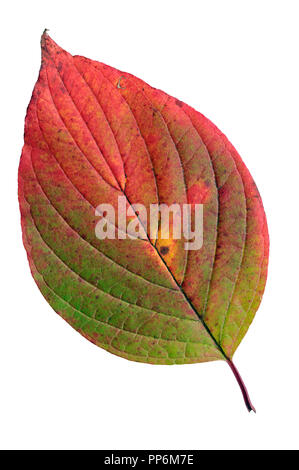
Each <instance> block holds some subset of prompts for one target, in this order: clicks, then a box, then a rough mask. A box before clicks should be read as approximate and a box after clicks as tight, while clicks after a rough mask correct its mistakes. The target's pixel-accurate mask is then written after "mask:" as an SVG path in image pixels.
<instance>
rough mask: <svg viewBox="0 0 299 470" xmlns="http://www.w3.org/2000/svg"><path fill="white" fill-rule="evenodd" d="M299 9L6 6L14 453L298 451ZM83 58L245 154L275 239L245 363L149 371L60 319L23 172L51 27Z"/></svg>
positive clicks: (3, 423)
mask: <svg viewBox="0 0 299 470" xmlns="http://www.w3.org/2000/svg"><path fill="white" fill-rule="evenodd" d="M298 7H299V3H298V2H296V1H288V0H283V1H273V0H272V1H267V0H259V1H254V0H251V1H240V0H236V1H228V0H226V1H222V0H221V1H215V0H214V1H213V0H212V1H211V0H209V1H198V0H196V1H188V0H185V1H184V2H182V1H174V0H172V1H167V0H164V1H161V0H160V1H154V0H151V1H141V0H139V1H130V0H122V1H118V0H113V1H108V0H106V1H100V0H97V1H88V0H84V1H79V2H78V1H75V0H72V1H70V2H67V1H61V0H59V1H55V0H51V1H49V2H42V1H36V2H34V1H29V0H26V1H19V2H17V1H12V0H11V1H9V2H5V6H4V4H3V5H2V7H1V10H2V13H1V28H0V34H1V50H2V52H1V76H0V80H1V86H0V93H1V101H0V102H1V113H0V119H1V127H0V128H1V135H2V137H1V162H2V165H1V255H2V256H1V258H2V259H1V327H0V336H1V337H0V348H1V352H0V357H1V364H0V381H1V384H0V446H1V448H4V449H48V448H49V449H89V448H90V449H151V448H152V449H298V448H299V446H298V422H299V406H298V400H299V379H298V374H299V366H298V362H299V361H298V342H299V328H298V327H299V308H298V291H299V286H298V282H299V279H298V262H299V260H298V228H299V224H298V171H299V163H298V161H299V138H298V126H299V121H298V109H299V108H298V105H299V100H298V83H299V74H298V45H299V33H298V29H299V28H298V16H299V15H298V14H299V11H298ZM45 27H47V28H49V29H50V35H51V36H52V37H53V39H54V40H55V41H56V42H57V43H58V44H60V45H61V46H62V47H63V48H65V49H67V50H68V51H70V52H71V53H73V54H81V55H84V56H86V57H90V58H92V59H98V60H100V61H102V62H105V63H108V64H109V65H112V66H115V67H117V68H119V69H121V70H125V71H128V72H131V73H133V74H135V75H137V76H139V77H141V78H143V79H145V80H146V81H147V82H148V83H150V84H151V85H153V86H155V87H157V88H161V89H163V90H165V91H167V92H168V93H169V94H171V95H174V96H176V97H178V98H180V99H181V100H183V101H185V102H187V103H188V104H191V105H192V106H194V107H195V108H197V109H198V110H200V111H201V112H202V113H204V114H205V115H206V116H207V117H209V118H210V119H211V120H212V121H214V122H215V124H216V125H218V126H219V127H220V128H221V130H222V131H223V132H224V133H225V134H226V135H227V136H228V138H229V139H230V140H231V141H232V143H233V144H234V145H235V146H236V148H237V149H238V150H239V152H240V153H241V155H242V157H243V159H244V161H245V163H246V164H247V166H248V168H249V169H250V171H251V173H252V175H253V177H254V178H255V181H256V183H257V185H258V187H259V189H260V192H261V195H262V197H263V201H264V205H265V209H266V213H267V216H268V222H269V231H270V237H271V257H270V269H269V278H268V284H267V288H266V292H265V295H264V298H263V302H262V305H261V307H260V309H259V311H258V313H257V316H256V319H255V321H254V322H253V325H252V326H251V328H250V331H249V332H248V334H247V336H246V337H245V339H244V340H243V342H242V344H241V345H240V347H239V349H238V351H237V353H236V354H235V357H234V360H235V363H236V365H237V366H238V368H239V370H240V372H241V375H242V376H243V378H244V381H245V382H246V384H247V387H248V389H249V392H250V395H251V397H252V400H253V402H254V405H255V406H256V409H257V414H256V415H255V414H254V413H250V414H249V413H248V412H247V411H246V408H245V406H244V404H243V400H242V397H241V393H240V390H239V388H238V386H237V383H236V382H235V379H234V377H233V375H232V373H231V371H230V369H229V367H228V366H227V365H226V364H225V363H224V362H223V363H222V362H213V363H206V364H196V365H189V366H188V365H187V366H172V367H169V366H168V367H167V366H150V365H144V364H137V363H133V362H129V361H126V360H124V359H121V358H118V357H115V356H113V355H111V354H109V353H107V352H105V351H103V350H101V349H99V348H97V347H95V346H94V345H92V344H91V343H89V342H88V341H87V340H85V339H84V338H82V337H81V336H80V335H79V334H78V333H76V332H75V331H74V330H73V329H72V328H70V327H69V326H68V325H67V323H65V322H64V321H63V320H62V319H61V318H60V317H59V316H58V315H56V314H55V313H54V311H52V309H51V308H50V307H49V306H48V304H47V302H46V301H45V300H44V299H43V297H42V296H41V294H40V293H39V291H38V289H37V287H36V285H35V283H34V281H33V279H32V278H31V275H30V272H29V267H28V263H27V259H26V256H25V250H24V248H23V246H22V241H21V231H20V220H19V209H18V203H17V167H18V161H19V156H20V152H21V147H22V142H23V125H24V117H25V112H26V107H27V105H28V102H29V99H30V96H31V92H32V89H33V86H34V83H35V81H36V79H37V75H38V70H39V64H40V50H39V40H40V35H41V33H42V31H43V29H44V28H45Z"/></svg>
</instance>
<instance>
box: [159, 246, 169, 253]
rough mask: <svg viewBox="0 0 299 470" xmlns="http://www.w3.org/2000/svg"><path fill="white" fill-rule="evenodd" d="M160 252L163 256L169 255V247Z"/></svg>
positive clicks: (162, 248)
mask: <svg viewBox="0 0 299 470" xmlns="http://www.w3.org/2000/svg"><path fill="white" fill-rule="evenodd" d="M160 252H161V255H167V253H168V252H169V248H168V246H162V247H161V250H160Z"/></svg>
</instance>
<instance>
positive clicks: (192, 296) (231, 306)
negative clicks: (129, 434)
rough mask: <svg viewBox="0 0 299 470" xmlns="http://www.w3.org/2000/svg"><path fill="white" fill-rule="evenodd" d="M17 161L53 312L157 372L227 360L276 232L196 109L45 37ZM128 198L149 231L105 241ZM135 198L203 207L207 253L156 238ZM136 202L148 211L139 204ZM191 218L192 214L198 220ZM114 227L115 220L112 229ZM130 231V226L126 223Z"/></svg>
mask: <svg viewBox="0 0 299 470" xmlns="http://www.w3.org/2000/svg"><path fill="white" fill-rule="evenodd" d="M41 45H42V65H41V69H40V73H39V77H38V80H37V83H36V85H35V87H34V91H33V95H32V98H31V101H30V104H29V107H28V110H27V116H26V121H25V143H24V147H23V151H22V157H21V162H20V167H19V202H20V208H21V220H22V231H23V240H24V245H25V248H26V251H27V255H28V260H29V263H30V268H31V272H32V275H33V277H34V279H35V281H36V283H37V285H38V287H39V289H40V290H41V292H42V294H43V295H44V297H45V298H46V299H47V301H48V302H49V304H50V305H51V306H52V307H53V309H54V310H55V311H56V312H57V313H58V314H59V315H60V316H61V317H62V318H64V319H65V320H66V321H67V322H68V323H69V324H70V325H71V326H72V327H73V328H75V329H76V330H77V331H79V332H80V333H81V334H82V335H83V336H85V337H86V338H87V339H89V340H90V341H92V342H93V343H95V344H96V345H98V346H100V347H102V348H104V349H106V350H107V351H109V352H111V353H114V354H116V355H118V356H121V357H123V358H126V359H130V360H134V361H140V362H146V363H151V364H187V363H197V362H205V361H214V360H225V361H227V362H228V364H229V365H230V367H231V368H232V370H233V372H234V374H235V376H236V378H237V380H238V382H239V384H240V387H241V390H242V393H243V395H244V399H245V402H246V405H247V407H248V409H249V410H251V409H254V408H253V406H252V404H251V402H250V399H249V397H248V393H247V391H246V388H245V386H244V384H243V382H242V380H241V378H240V375H239V373H238V371H237V370H236V368H235V366H234V364H233V363H232V356H233V354H234V352H235V350H236V348H237V347H238V345H239V343H240V342H241V340H242V338H243V337H244V335H245V334H246V332H247V329H248V327H249V325H250V323H251V322H252V320H253V317H254V315H255V312H256V310H257V308H258V306H259V303H260V300H261V297H262V294H263V291H264V286H265V282H266V275H267V263H268V247H269V241H268V233H267V224H266V218H265V214H264V210H263V205H262V202H261V198H260V195H259V193H258V190H257V188H256V185H255V184H254V181H253V179H252V177H251V175H250V174H249V172H248V170H247V168H246V167H245V165H244V163H243V161H242V160H241V158H240V156H239V155H238V153H237V152H236V150H235V149H234V147H233V146H232V145H231V144H230V142H229V141H228V140H227V138H226V137H225V136H224V135H223V134H222V133H221V132H220V131H219V130H218V129H217V128H216V127H215V126H214V125H213V124H212V123H211V122H210V121H209V120H208V119H207V118H205V117H204V116H203V115H202V114H200V113H199V112H197V111H195V110H194V109H192V108H191V107H190V106H188V105H186V104H185V103H183V102H182V101H180V100H178V99H176V98H173V97H171V96H169V95H167V94H166V93H164V92H162V91H160V90H157V89H155V88H152V87H151V86H149V85H148V84H147V83H145V82H143V81H142V80H140V79H138V78H136V77H134V76H133V75H130V74H128V73H125V72H120V71H119V70H117V69H115V68H112V67H109V66H107V65H105V64H102V63H100V62H95V61H92V60H89V59H86V58H84V57H80V56H74V57H73V56H72V55H70V54H69V53H68V52H66V51H65V50H63V49H61V48H60V47H59V46H58V45H57V44H56V43H55V42H54V41H53V40H52V39H51V38H50V37H49V36H48V34H47V33H46V32H45V33H44V34H43V36H42V41H41ZM120 197H122V198H123V199H122V200H123V201H124V206H125V208H126V210H128V212H129V214H130V220H131V222H132V223H133V225H131V227H133V226H134V224H135V226H136V225H137V224H138V223H140V225H142V227H143V229H144V234H145V236H144V237H143V238H142V237H134V236H132V237H126V238H125V239H124V238H120V239H119V238H115V239H108V238H105V239H99V238H98V237H97V236H96V231H95V227H96V225H97V221H98V215H99V214H97V213H96V208H97V207H98V205H99V204H110V205H112V207H113V208H114V210H115V213H116V219H115V220H116V222H115V226H114V228H116V229H117V230H119V229H120V227H119V226H117V221H118V220H119V219H118V216H119V212H120V211H119V208H118V201H119V198H120ZM136 204H139V205H140V207H145V209H146V212H149V211H150V206H151V205H152V204H165V205H166V206H167V207H170V206H171V205H173V204H177V205H179V207H180V208H181V207H183V205H184V204H190V205H191V207H193V208H194V207H195V205H196V204H202V205H203V245H202V246H201V248H200V249H196V250H186V249H185V248H186V247H185V243H186V240H184V239H183V238H175V237H174V236H173V235H170V236H169V237H168V238H166V239H165V237H164V238H163V234H162V228H161V226H159V225H158V227H157V231H156V232H150V230H149V226H148V222H147V221H145V219H144V215H142V214H140V213H138V211H137V210H136V206H135V205H136ZM141 205H142V206H141ZM192 214H193V215H192V218H193V220H192V222H193V223H194V217H195V216H194V213H193V212H192ZM111 223H112V225H113V223H114V222H113V221H112V222H111ZM132 230H133V229H132Z"/></svg>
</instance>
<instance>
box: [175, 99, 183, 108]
mask: <svg viewBox="0 0 299 470" xmlns="http://www.w3.org/2000/svg"><path fill="white" fill-rule="evenodd" d="M175 104H176V105H177V106H179V107H180V108H181V107H182V106H183V102H182V101H180V100H175Z"/></svg>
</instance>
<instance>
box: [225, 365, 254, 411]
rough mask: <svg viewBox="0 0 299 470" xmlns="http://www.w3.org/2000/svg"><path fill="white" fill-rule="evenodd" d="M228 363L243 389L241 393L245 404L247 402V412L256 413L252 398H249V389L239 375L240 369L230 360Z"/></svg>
mask: <svg viewBox="0 0 299 470" xmlns="http://www.w3.org/2000/svg"><path fill="white" fill-rule="evenodd" d="M227 363H228V365H229V367H230V368H231V370H232V371H233V374H234V376H235V377H236V379H237V382H238V384H239V387H240V389H241V392H242V395H243V398H244V402H245V405H246V407H247V410H248V411H249V412H250V411H254V412H255V413H256V410H255V408H254V406H253V404H252V403H251V400H250V397H249V394H248V391H247V388H246V386H245V384H244V382H243V380H242V377H241V376H240V374H239V371H238V369H237V368H236V366H235V364H234V363H233V362H232V361H231V360H230V359H227Z"/></svg>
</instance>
